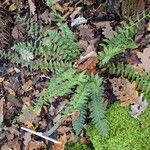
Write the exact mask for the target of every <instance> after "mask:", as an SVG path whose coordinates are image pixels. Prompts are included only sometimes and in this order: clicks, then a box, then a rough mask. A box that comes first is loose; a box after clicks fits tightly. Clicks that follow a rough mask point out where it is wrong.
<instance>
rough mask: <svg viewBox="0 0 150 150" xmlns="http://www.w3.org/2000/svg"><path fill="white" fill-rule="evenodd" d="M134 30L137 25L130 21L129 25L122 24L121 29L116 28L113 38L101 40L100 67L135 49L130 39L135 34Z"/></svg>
mask: <svg viewBox="0 0 150 150" xmlns="http://www.w3.org/2000/svg"><path fill="white" fill-rule="evenodd" d="M136 28H137V23H135V22H134V21H132V20H130V21H129V23H126V22H122V24H121V27H118V28H117V31H116V32H114V36H113V38H111V39H104V40H103V44H100V45H101V46H102V47H103V52H101V53H100V54H99V57H100V63H101V64H102V65H105V64H106V63H108V61H109V60H110V59H111V58H113V57H114V56H115V55H117V54H119V53H121V52H123V51H125V50H126V49H128V48H136V47H137V45H136V44H135V42H134V41H133V39H132V38H133V36H134V35H135V33H136Z"/></svg>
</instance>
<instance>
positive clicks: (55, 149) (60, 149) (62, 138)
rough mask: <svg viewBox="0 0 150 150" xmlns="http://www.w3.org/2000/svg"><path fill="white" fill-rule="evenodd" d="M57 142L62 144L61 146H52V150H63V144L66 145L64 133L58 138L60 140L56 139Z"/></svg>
mask: <svg viewBox="0 0 150 150" xmlns="http://www.w3.org/2000/svg"><path fill="white" fill-rule="evenodd" d="M58 141H60V142H62V144H54V145H53V146H52V150H65V144H66V143H67V135H66V133H64V134H63V135H62V136H60V138H58Z"/></svg>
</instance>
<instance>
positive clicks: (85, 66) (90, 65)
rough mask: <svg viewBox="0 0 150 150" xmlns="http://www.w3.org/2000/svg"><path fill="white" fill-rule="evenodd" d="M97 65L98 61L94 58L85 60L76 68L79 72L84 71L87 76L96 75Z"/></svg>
mask: <svg viewBox="0 0 150 150" xmlns="http://www.w3.org/2000/svg"><path fill="white" fill-rule="evenodd" d="M97 63H98V59H97V58H96V57H91V58H89V59H87V60H86V61H85V62H84V63H81V64H79V65H78V66H77V69H78V70H79V71H84V70H86V72H87V73H88V74H92V73H96V64H97Z"/></svg>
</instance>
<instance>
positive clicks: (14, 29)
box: [12, 26, 19, 39]
mask: <svg viewBox="0 0 150 150" xmlns="http://www.w3.org/2000/svg"><path fill="white" fill-rule="evenodd" d="M12 36H13V38H14V39H18V38H19V31H18V28H17V26H14V28H13V29H12Z"/></svg>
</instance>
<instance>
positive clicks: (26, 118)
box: [19, 109, 40, 128]
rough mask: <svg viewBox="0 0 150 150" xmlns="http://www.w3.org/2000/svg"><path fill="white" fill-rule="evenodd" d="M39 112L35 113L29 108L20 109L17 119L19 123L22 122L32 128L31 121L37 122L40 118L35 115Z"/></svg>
mask: <svg viewBox="0 0 150 150" xmlns="http://www.w3.org/2000/svg"><path fill="white" fill-rule="evenodd" d="M39 112H40V111H39ZM39 112H38V114H36V113H33V111H32V110H29V109H25V110H22V114H21V115H20V116H19V121H20V122H21V123H24V124H25V125H26V126H27V127H28V128H34V127H33V123H36V124H37V122H39V120H40V119H39V118H38V117H37V116H38V115H39ZM29 116H30V117H29Z"/></svg>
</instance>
